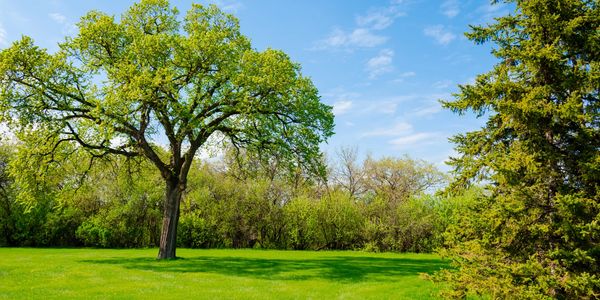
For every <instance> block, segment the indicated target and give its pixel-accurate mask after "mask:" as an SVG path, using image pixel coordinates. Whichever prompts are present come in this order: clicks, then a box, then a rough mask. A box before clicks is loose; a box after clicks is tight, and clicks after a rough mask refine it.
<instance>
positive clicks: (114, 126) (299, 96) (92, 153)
mask: <svg viewBox="0 0 600 300" xmlns="http://www.w3.org/2000/svg"><path fill="white" fill-rule="evenodd" d="M77 29H78V31H77V33H76V35H75V36H74V37H69V38H67V39H66V40H65V41H64V42H62V43H60V44H59V50H58V51H57V52H56V53H48V51H47V50H46V49H41V48H39V47H37V46H35V44H34V42H33V40H32V39H31V38H29V37H27V36H24V37H23V38H22V39H21V40H19V41H17V42H15V43H13V44H12V45H11V46H10V47H8V48H7V49H3V50H2V51H0V122H3V123H7V124H8V125H9V126H10V128H11V129H12V130H13V131H15V132H16V133H18V134H19V137H20V138H22V139H26V144H27V145H28V147H32V148H34V149H35V150H32V151H31V152H32V153H31V154H32V156H33V155H37V156H39V157H36V158H35V159H32V160H21V162H22V163H24V164H27V163H29V164H37V163H38V162H40V163H43V164H54V163H57V164H60V163H62V161H63V160H64V159H66V158H65V155H62V154H64V153H63V151H65V150H66V149H71V151H67V153H69V154H68V155H66V156H70V154H71V153H73V152H77V155H78V156H80V157H81V158H82V159H92V160H93V159H96V158H105V157H108V156H113V155H119V156H125V157H136V156H142V157H144V158H145V159H147V160H148V161H150V162H152V164H153V165H154V167H156V168H157V170H158V172H159V174H160V176H161V177H162V179H163V184H164V185H165V186H166V187H167V188H166V189H165V203H164V205H163V206H162V208H163V209H164V213H163V217H164V218H165V221H164V222H163V224H165V227H164V228H163V230H162V235H163V238H161V243H163V244H161V247H160V249H161V251H160V253H159V257H160V258H174V257H175V241H176V233H177V222H178V220H179V216H180V211H179V207H180V202H181V197H182V192H183V191H185V189H186V185H187V180H188V173H189V170H190V168H191V165H192V163H193V161H194V157H195V155H196V153H197V151H198V149H200V148H201V147H203V146H205V144H206V143H207V141H209V139H210V138H211V137H216V136H218V137H221V138H223V139H224V140H227V141H228V142H229V143H230V144H233V145H235V146H236V147H245V149H248V151H251V152H255V153H259V152H262V153H271V154H274V153H277V155H278V157H279V159H280V160H281V161H282V162H285V163H286V164H287V165H290V166H293V167H295V168H305V169H316V170H317V171H319V170H322V169H323V167H322V166H321V153H320V152H319V144H320V143H322V142H324V141H326V139H327V138H329V137H330V136H331V135H332V134H333V126H334V123H333V114H332V112H331V107H330V106H327V105H325V104H323V103H321V102H320V98H319V95H318V91H317V89H316V88H315V86H314V85H313V83H312V81H311V80H310V79H309V78H308V77H305V76H303V75H302V73H301V68H300V66H299V65H298V64H297V63H294V62H292V61H291V60H290V58H289V57H288V56H287V55H286V54H285V53H283V52H282V51H279V50H274V49H267V50H265V51H257V50H255V49H253V48H252V47H251V45H250V41H249V40H248V39H247V38H246V37H244V36H243V35H242V34H241V33H240V28H239V22H238V20H237V19H236V18H235V17H233V16H232V15H228V14H226V13H224V12H222V11H221V10H219V9H218V8H217V6H215V5H211V6H207V7H206V6H202V5H199V4H193V5H192V7H191V8H190V9H189V10H188V12H187V13H186V14H185V16H184V17H183V18H182V17H180V16H179V11H178V10H177V9H176V8H173V7H171V6H170V4H169V2H168V1H166V0H142V1H140V2H139V3H135V4H133V5H132V6H131V7H130V8H129V9H128V10H127V11H126V12H124V13H123V14H122V15H121V16H120V18H116V17H114V16H110V15H107V14H105V13H102V12H99V11H91V12H89V13H87V14H86V15H85V16H83V17H82V18H81V20H80V22H79V23H78V24H77ZM157 137H166V139H167V140H168V144H169V145H168V147H167V148H165V150H167V151H163V150H161V149H160V147H157V146H156V145H155V144H154V143H153V142H155V139H156V138H157ZM161 152H166V153H161ZM21 153H23V154H24V153H25V151H22V152H21ZM57 153H59V154H61V155H56V154H57ZM43 164H39V165H43ZM42 173H44V175H45V176H44V177H48V178H49V179H50V180H53V179H54V176H52V174H51V172H46V171H45V172H42ZM15 175H16V176H17V180H21V179H19V177H20V176H18V175H17V173H15ZM38 179H39V178H36V177H34V178H23V180H21V181H23V182H29V183H31V182H33V181H36V180H37V181H39V180H38ZM42 179H45V178H42ZM35 189H38V190H43V191H44V193H45V192H46V191H49V189H48V188H44V187H40V186H35V187H33V186H32V187H31V188H29V189H24V190H23V191H30V192H31V191H34V190H35ZM55 192H57V193H59V192H60V191H55ZM49 196H50V197H52V196H53V195H49ZM20 197H21V198H27V199H29V200H33V199H38V198H40V197H39V195H33V194H31V193H29V194H26V193H24V194H22V195H21V196H20Z"/></svg>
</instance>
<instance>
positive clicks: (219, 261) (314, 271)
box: [80, 256, 448, 282]
mask: <svg viewBox="0 0 600 300" xmlns="http://www.w3.org/2000/svg"><path fill="white" fill-rule="evenodd" d="M80 262H84V263H90V264H109V265H116V266H121V267H123V268H127V269H136V270H145V271H154V272H181V273H191V272H196V273H215V274H222V275H227V276H242V277H250V278H257V279H268V280H310V279H325V280H331V281H337V282H358V281H378V282H382V281H395V280H397V277H398V276H417V275H418V274H420V273H433V272H435V271H438V270H440V269H442V268H447V267H448V263H447V262H444V261H442V260H441V259H411V258H380V257H370V256H352V257H348V256H331V257H322V258H315V259H304V260H300V259H270V258H248V257H235V256H227V257H216V256H195V257H188V258H183V259H177V260H170V261H159V260H156V259H153V258H147V257H138V258H109V259H90V260H82V261H80Z"/></svg>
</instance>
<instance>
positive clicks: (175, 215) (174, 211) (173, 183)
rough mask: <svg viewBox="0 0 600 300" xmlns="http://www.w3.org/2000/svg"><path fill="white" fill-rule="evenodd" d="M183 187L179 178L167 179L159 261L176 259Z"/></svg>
mask: <svg viewBox="0 0 600 300" xmlns="http://www.w3.org/2000/svg"><path fill="white" fill-rule="evenodd" d="M184 189H185V186H183V185H182V184H181V183H180V182H179V180H178V179H177V178H174V179H167V186H166V191H165V207H164V209H163V225H162V231H161V234H160V247H159V251H158V259H174V258H176V256H175V247H176V245H177V223H178V222H179V204H180V202H181V194H182V192H183V190H184Z"/></svg>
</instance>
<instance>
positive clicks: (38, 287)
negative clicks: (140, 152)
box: [0, 248, 447, 299]
mask: <svg viewBox="0 0 600 300" xmlns="http://www.w3.org/2000/svg"><path fill="white" fill-rule="evenodd" d="M156 254H157V250H156V249H143V250H138V249H134V250H132V249H126V250H113V249H30V248H16V249H15V248H0V298H4V299H22V298H28V299H32V298H34V299H49V298H54V299H58V298H60V299H64V298H86V299H89V298H123V299H131V298H138V299H139V298H145V299H155V298H162V299H164V298H180V299H190V298H194V299H215V298H217V299H367V298H370V299H429V298H432V296H435V295H436V293H437V287H436V286H434V285H433V283H431V282H429V281H426V280H424V279H421V278H420V276H419V274H420V273H431V272H433V271H436V270H439V269H440V268H443V267H446V266H447V264H446V263H444V262H443V261H442V260H440V259H439V257H437V256H435V255H429V254H394V253H365V252H350V251H331V252H329V251H321V252H315V251H271V250H269V251H267V250H191V249H179V250H178V252H177V254H178V256H180V257H181V259H177V260H171V261H158V260H156V259H155V258H154V257H155V256H156Z"/></svg>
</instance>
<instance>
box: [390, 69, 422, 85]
mask: <svg viewBox="0 0 600 300" xmlns="http://www.w3.org/2000/svg"><path fill="white" fill-rule="evenodd" d="M414 76H417V73H415V72H413V71H409V72H404V73H402V74H400V75H399V76H398V78H396V79H394V80H392V82H395V83H401V82H404V80H405V79H406V78H409V77H414Z"/></svg>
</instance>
